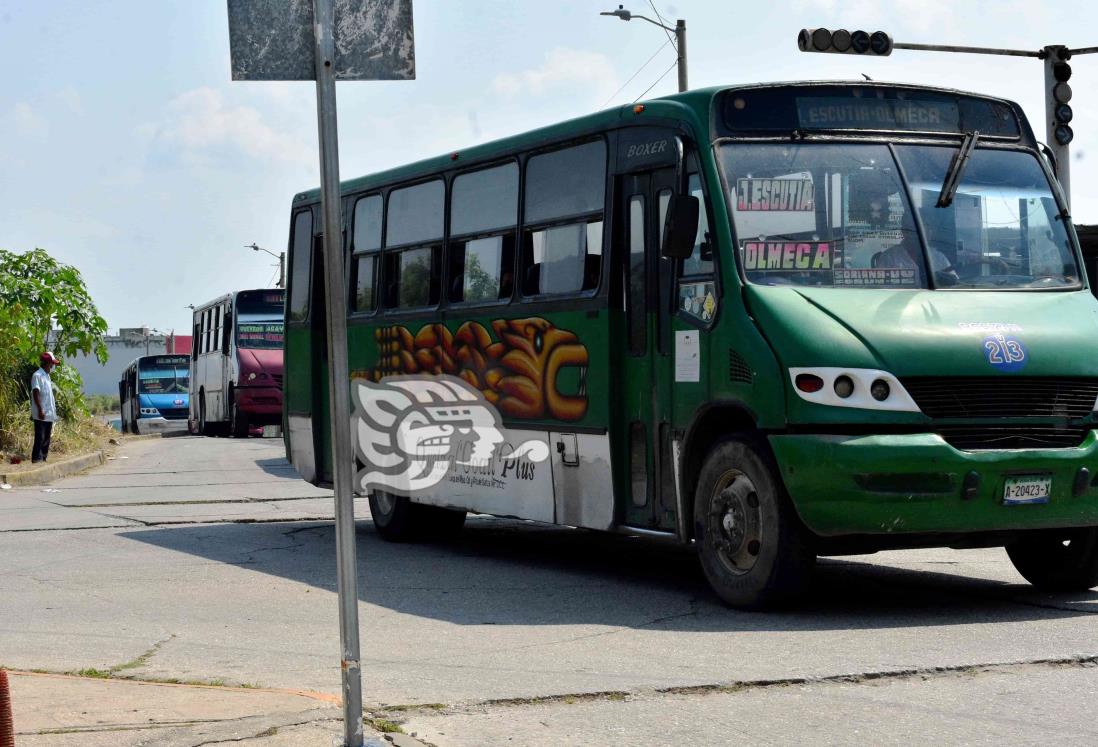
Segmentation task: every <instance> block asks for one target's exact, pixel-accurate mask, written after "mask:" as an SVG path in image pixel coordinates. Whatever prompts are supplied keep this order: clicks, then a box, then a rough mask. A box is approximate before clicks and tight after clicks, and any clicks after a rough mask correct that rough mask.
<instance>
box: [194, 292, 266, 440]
mask: <svg viewBox="0 0 1098 747" xmlns="http://www.w3.org/2000/svg"><path fill="white" fill-rule="evenodd" d="M283 296H284V292H283V291H282V290H281V289H257V290H243V291H236V292H235V293H229V294H226V295H224V296H221V297H220V298H215V299H214V300H213V301H210V302H208V303H205V304H202V305H201V306H197V307H195V310H194V327H193V329H194V338H193V341H192V344H191V390H190V391H191V406H190V427H191V430H192V432H195V433H201V434H204V435H225V434H231V435H233V436H235V437H238V438H245V437H247V436H248V435H249V432H250V430H251V429H253V428H258V427H260V426H264V425H281V423H282V330H283V308H282V307H283Z"/></svg>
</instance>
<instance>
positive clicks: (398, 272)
mask: <svg viewBox="0 0 1098 747" xmlns="http://www.w3.org/2000/svg"><path fill="white" fill-rule="evenodd" d="M441 263H442V247H441V246H424V247H419V248H416V249H405V250H404V251H402V252H393V253H390V254H388V255H387V256H386V267H385V270H386V271H385V281H386V282H387V283H388V287H387V288H386V306H388V307H390V308H395V309H415V308H422V307H424V306H434V305H435V304H437V303H438V302H439V295H440V294H439V290H440V288H441V285H442V283H441V280H442V276H441V267H440V265H441Z"/></svg>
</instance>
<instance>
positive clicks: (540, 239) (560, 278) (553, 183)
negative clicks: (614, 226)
mask: <svg viewBox="0 0 1098 747" xmlns="http://www.w3.org/2000/svg"><path fill="white" fill-rule="evenodd" d="M605 193H606V144H605V143H604V142H603V141H601V140H596V141H594V142H590V143H584V144H582V145H576V146H572V147H570V148H563V149H561V150H557V151H553V152H551V153H542V154H539V155H536V156H531V157H530V160H529V161H528V162H527V166H526V196H525V199H526V205H525V230H524V232H523V237H522V247H523V252H522V258H523V262H522V272H523V274H522V292H523V294H524V295H528V296H534V295H544V294H557V293H579V292H583V291H594V290H596V289H597V288H598V286H599V278H600V276H601V275H602V220H603V210H604V201H605ZM539 223H542V224H546V225H541V226H539V225H537V224H539ZM562 224H564V225H562Z"/></svg>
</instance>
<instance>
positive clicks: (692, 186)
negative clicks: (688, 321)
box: [660, 153, 719, 324]
mask: <svg viewBox="0 0 1098 747" xmlns="http://www.w3.org/2000/svg"><path fill="white" fill-rule="evenodd" d="M686 189H687V192H688V194H691V195H693V196H694V197H697V198H698V203H699V211H698V233H697V236H696V237H695V239H694V251H693V253H692V254H691V255H690V256H689V257H687V258H686V259H684V260H682V262H681V263H680V264H679V272H678V287H679V290H678V308H679V310H680V311H682V312H683V313H684V314H687V315H688V316H692V317H694V318H695V319H697V320H699V321H701V322H704V323H706V324H708V323H709V322H710V321H712V320H713V318H714V317H715V316H716V314H717V310H718V307H719V301H718V297H717V290H716V283H715V268H714V264H713V241H714V237H713V234H712V232H711V230H710V226H709V211H708V209H707V207H706V199H705V190H704V188H703V187H702V180H701V174H700V173H699V170H698V162H697V157H696V156H695V155H694V154H693V153H691V154H690V155H689V157H688V161H687V176H686ZM661 198H662V195H661ZM660 221H661V227H662V222H663V212H662V199H661V215H660Z"/></svg>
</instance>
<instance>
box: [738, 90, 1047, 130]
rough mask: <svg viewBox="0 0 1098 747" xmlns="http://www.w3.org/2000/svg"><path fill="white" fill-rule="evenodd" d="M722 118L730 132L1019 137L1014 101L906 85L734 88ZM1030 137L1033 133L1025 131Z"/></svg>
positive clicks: (1019, 128)
mask: <svg viewBox="0 0 1098 747" xmlns="http://www.w3.org/2000/svg"><path fill="white" fill-rule="evenodd" d="M722 111H723V113H724V117H723V121H722V122H721V123H720V124H721V125H723V128H724V129H725V133H726V134H729V135H733V136H736V135H739V134H742V133H764V132H766V133H769V132H791V131H794V130H800V131H802V132H813V131H854V130H865V131H869V132H926V133H963V132H971V131H972V130H977V131H979V133H980V135H981V137H983V136H988V137H1006V138H1012V139H1016V138H1018V137H1019V135H1021V134H1022V131H1021V127H1020V125H1019V122H1018V116H1017V113H1016V111H1015V110H1014V108H1013V107H1012V105H1011V104H1010V103H1009V102H1006V101H997V100H995V99H988V98H984V97H982V96H972V95H968V94H962V93H955V92H952V91H928V90H925V89H913V88H907V87H904V86H884V85H880V84H873V83H868V84H865V85H858V84H855V85H804V86H782V87H770V86H766V87H759V88H747V89H739V90H735V89H734V90H730V91H727V92H726V93H725V94H724V99H723V106H722ZM1026 134H1027V136H1028V133H1026Z"/></svg>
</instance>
